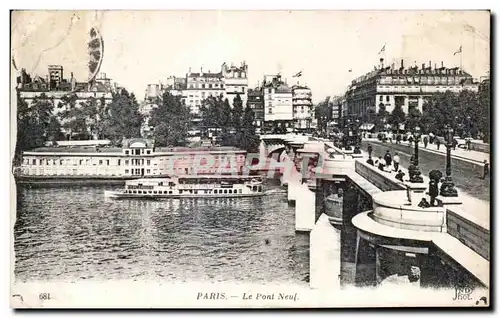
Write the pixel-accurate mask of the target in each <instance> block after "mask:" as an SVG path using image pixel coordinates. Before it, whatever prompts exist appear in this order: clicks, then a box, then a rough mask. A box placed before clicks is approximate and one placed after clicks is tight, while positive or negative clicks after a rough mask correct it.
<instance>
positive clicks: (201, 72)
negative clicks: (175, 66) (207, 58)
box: [200, 66, 203, 76]
mask: <svg viewBox="0 0 500 318" xmlns="http://www.w3.org/2000/svg"><path fill="white" fill-rule="evenodd" d="M200 76H203V66H202V67H200Z"/></svg>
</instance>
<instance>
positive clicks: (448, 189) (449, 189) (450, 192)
mask: <svg viewBox="0 0 500 318" xmlns="http://www.w3.org/2000/svg"><path fill="white" fill-rule="evenodd" d="M447 128H448V129H447V131H446V133H447V136H448V138H447V140H446V178H445V179H444V181H443V183H442V184H441V191H440V192H441V196H443V197H458V192H457V189H455V184H454V183H453V181H452V179H451V148H452V147H453V128H452V127H451V126H448V127H447Z"/></svg>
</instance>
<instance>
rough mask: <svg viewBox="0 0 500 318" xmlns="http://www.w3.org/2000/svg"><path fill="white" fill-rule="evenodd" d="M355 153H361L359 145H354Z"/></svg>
mask: <svg viewBox="0 0 500 318" xmlns="http://www.w3.org/2000/svg"><path fill="white" fill-rule="evenodd" d="M354 154H357V155H358V154H361V150H360V149H359V146H355V147H354Z"/></svg>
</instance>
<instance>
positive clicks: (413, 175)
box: [408, 126, 424, 183]
mask: <svg viewBox="0 0 500 318" xmlns="http://www.w3.org/2000/svg"><path fill="white" fill-rule="evenodd" d="M420 135H421V134H420V127H418V126H415V131H414V132H413V137H414V138H415V150H414V154H413V162H412V163H410V167H409V168H408V170H409V171H408V174H409V175H410V182H412V183H423V182H424V179H423V178H422V176H421V172H420V168H419V166H418V143H419V141H420ZM410 168H411V169H410Z"/></svg>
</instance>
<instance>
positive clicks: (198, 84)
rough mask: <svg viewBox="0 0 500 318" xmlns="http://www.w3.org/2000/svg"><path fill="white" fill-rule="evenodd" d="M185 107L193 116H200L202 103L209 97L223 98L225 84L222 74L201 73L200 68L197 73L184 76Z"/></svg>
mask: <svg viewBox="0 0 500 318" xmlns="http://www.w3.org/2000/svg"><path fill="white" fill-rule="evenodd" d="M183 95H186V105H187V106H188V107H189V109H190V111H191V113H192V114H193V115H194V116H199V115H200V107H201V105H202V101H203V100H204V99H205V98H207V97H209V96H220V95H222V96H223V97H224V98H225V84H224V77H223V76H222V72H218V73H211V72H210V71H208V72H203V68H201V70H200V72H199V73H193V72H191V68H189V72H188V73H187V74H186V90H185V92H183Z"/></svg>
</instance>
